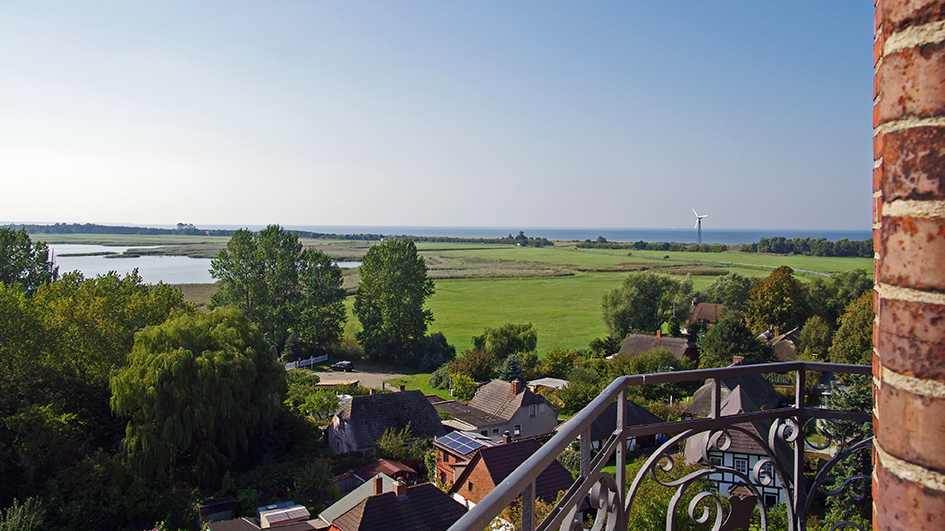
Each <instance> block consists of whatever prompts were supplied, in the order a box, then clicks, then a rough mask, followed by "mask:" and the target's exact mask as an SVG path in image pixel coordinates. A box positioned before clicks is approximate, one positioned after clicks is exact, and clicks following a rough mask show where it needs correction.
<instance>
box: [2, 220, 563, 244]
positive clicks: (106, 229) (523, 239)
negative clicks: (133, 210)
mask: <svg viewBox="0 0 945 531" xmlns="http://www.w3.org/2000/svg"><path fill="white" fill-rule="evenodd" d="M6 227H7V228H9V229H12V230H15V231H18V230H20V229H26V232H27V233H29V234H141V235H147V236H155V235H180V234H184V235H191V236H232V235H233V233H234V232H236V231H235V230H233V229H209V230H205V229H200V228H197V227H195V226H194V225H193V224H191V223H178V224H177V228H175V229H159V228H154V227H123V226H114V225H96V224H94V223H56V224H53V225H31V224H13V223H11V224H9V225H7V226H6ZM287 232H293V233H295V234H298V236H299V238H311V239H317V240H359V241H380V240H383V239H384V238H410V239H412V240H414V241H417V242H439V243H494V244H509V245H521V246H523V247H527V246H531V247H551V246H553V245H554V244H553V243H551V241H549V240H548V239H547V238H529V237H527V236H525V234H524V233H523V232H521V231H519V233H518V236H512V235H511V234H509V235H508V237H507V238H451V237H447V236H408V235H391V234H335V233H322V232H311V231H301V230H299V231H295V230H287Z"/></svg>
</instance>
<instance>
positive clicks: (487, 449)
mask: <svg viewBox="0 0 945 531" xmlns="http://www.w3.org/2000/svg"><path fill="white" fill-rule="evenodd" d="M539 448H541V445H540V444H538V442H537V441H535V440H534V439H525V440H521V441H515V442H511V443H508V444H500V445H497V446H484V447H482V448H480V449H479V451H478V452H477V453H476V454H475V455H473V457H472V459H470V461H469V466H467V467H466V469H465V470H463V473H462V474H460V476H459V477H458V478H456V481H455V482H454V484H453V488H452V489H451V492H455V491H457V490H458V489H459V487H460V486H462V485H463V484H465V482H466V478H467V477H469V475H470V474H472V471H473V470H474V469H476V468H479V467H485V468H486V470H487V472H488V474H489V477H490V479H491V480H492V484H493V485H498V484H499V483H501V482H502V481H503V480H505V478H507V477H508V476H509V474H511V473H512V471H514V470H515V469H516V468H518V466H519V465H521V464H522V463H524V462H525V460H526V459H528V458H529V457H531V455H532V454H534V453H535V452H537V451H538V449H539ZM572 483H574V478H572V477H571V473H570V472H568V471H567V469H566V468H564V466H563V465H562V464H561V463H559V462H558V461H557V460H555V461H552V462H551V464H550V465H548V467H547V468H545V470H543V471H542V472H541V474H538V477H537V478H535V496H536V497H538V498H541V499H543V500H545V501H554V500H555V499H556V498H557V497H558V492H560V491H562V490H568V489H569V488H570V487H571V484H572Z"/></svg>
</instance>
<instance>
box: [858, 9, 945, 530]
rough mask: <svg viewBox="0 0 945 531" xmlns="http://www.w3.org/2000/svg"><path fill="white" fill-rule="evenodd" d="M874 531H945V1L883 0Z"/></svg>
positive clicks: (878, 63) (876, 113)
mask: <svg viewBox="0 0 945 531" xmlns="http://www.w3.org/2000/svg"><path fill="white" fill-rule="evenodd" d="M874 31H875V44H874V47H873V57H874V64H875V69H876V74H875V78H874V98H875V99H874V106H873V127H874V128H875V136H874V140H873V152H874V159H875V164H874V170H873V223H874V225H873V245H874V247H875V251H876V260H875V265H874V273H875V275H874V280H875V283H876V298H875V301H874V310H875V311H876V314H877V318H876V323H875V325H874V330H873V344H874V346H875V349H874V356H873V378H874V379H873V382H874V396H875V399H876V400H875V409H874V411H873V413H874V425H875V427H876V430H875V431H876V445H875V450H874V462H875V463H876V466H875V469H874V472H873V500H874V507H873V512H874V518H873V528H874V529H884V530H885V529H910V530H920V529H930V530H931V529H937V530H941V529H945V0H877V1H876V16H875V25H874Z"/></svg>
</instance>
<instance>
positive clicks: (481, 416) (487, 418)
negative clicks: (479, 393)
mask: <svg viewBox="0 0 945 531" xmlns="http://www.w3.org/2000/svg"><path fill="white" fill-rule="evenodd" d="M433 407H434V408H436V409H437V411H442V412H444V413H449V414H450V415H451V416H452V417H453V418H454V419H458V420H461V421H463V422H465V423H467V424H469V425H471V426H475V427H476V428H478V427H480V426H492V425H495V424H502V423H504V422H506V419H503V418H501V417H498V416H496V415H491V414H489V413H486V412H485V411H482V410H479V409H476V408H474V407H471V406H470V405H469V404H467V403H465V402H460V401H458V400H448V401H443V402H437V403H435V404H433Z"/></svg>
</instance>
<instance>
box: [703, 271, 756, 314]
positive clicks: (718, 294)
mask: <svg viewBox="0 0 945 531" xmlns="http://www.w3.org/2000/svg"><path fill="white" fill-rule="evenodd" d="M751 286H752V281H751V279H750V278H748V277H746V276H745V275H742V274H739V273H736V272H735V271H731V272H729V273H728V274H726V275H723V276H720V277H716V279H715V280H714V281H713V282H712V283H711V284H709V287H708V288H707V289H706V292H707V295H708V296H709V299H710V301H711V302H714V303H716V304H721V305H722V306H724V307H725V309H726V310H727V311H730V312H739V313H745V312H746V311H748V297H749V294H750V292H751Z"/></svg>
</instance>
